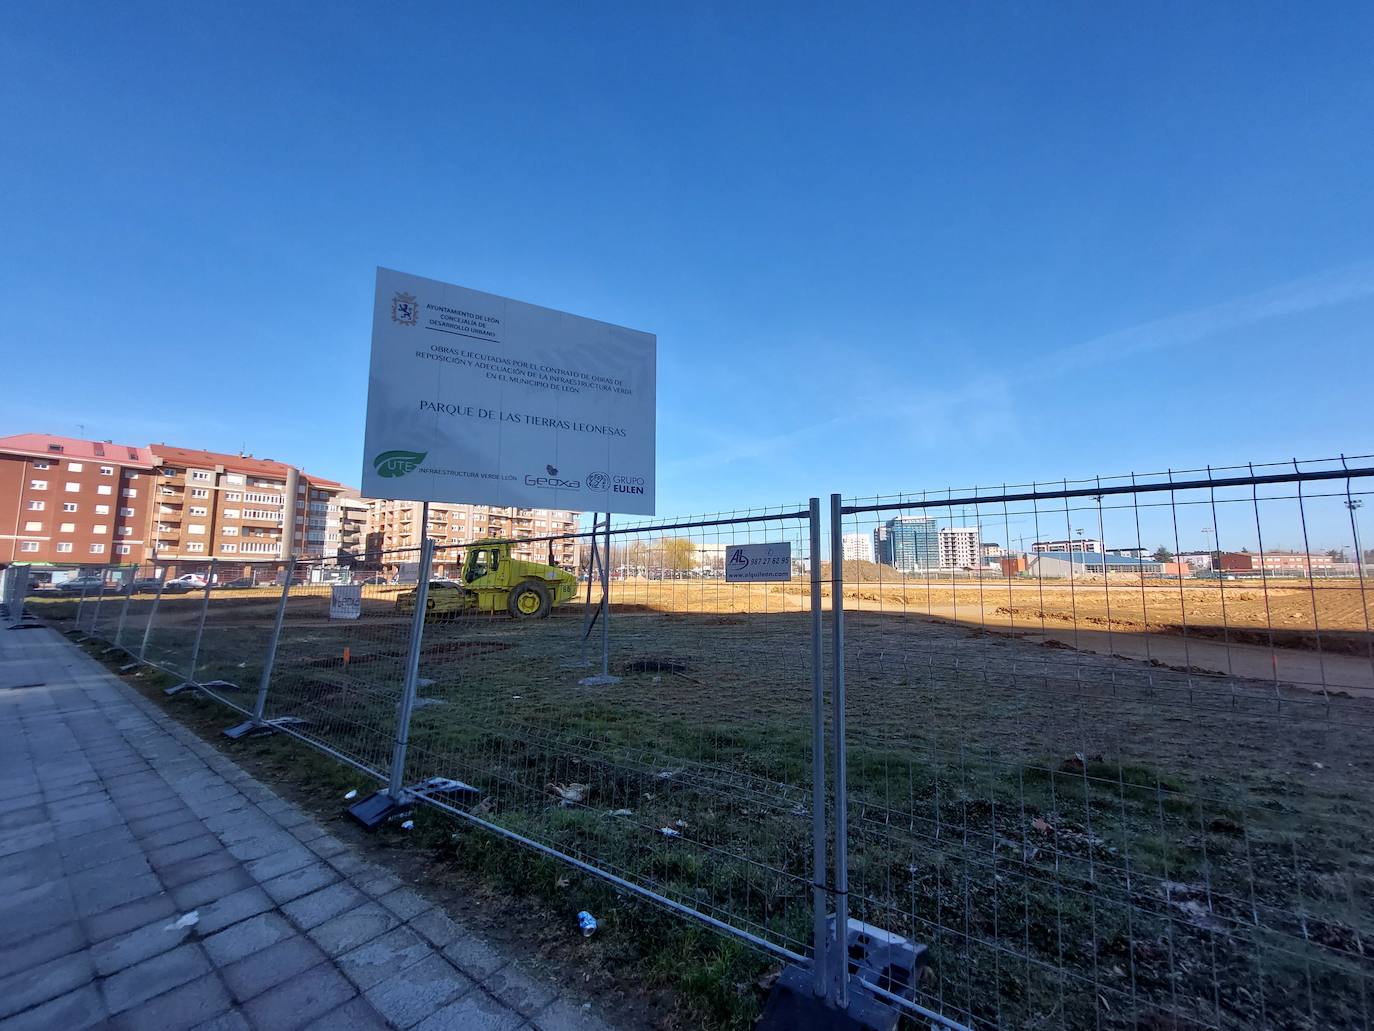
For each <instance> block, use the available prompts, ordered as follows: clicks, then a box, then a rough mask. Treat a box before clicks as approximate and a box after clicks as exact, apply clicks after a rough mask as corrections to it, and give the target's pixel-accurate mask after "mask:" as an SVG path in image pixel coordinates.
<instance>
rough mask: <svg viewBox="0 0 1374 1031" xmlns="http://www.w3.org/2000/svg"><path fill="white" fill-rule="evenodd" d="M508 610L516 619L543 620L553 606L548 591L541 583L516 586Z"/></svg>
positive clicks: (507, 605) (511, 594)
mask: <svg viewBox="0 0 1374 1031" xmlns="http://www.w3.org/2000/svg"><path fill="white" fill-rule="evenodd" d="M506 608H507V610H508V611H509V612H510V614H511V615H512V616H514V617H515V618H516V619H543V618H544V617H545V616H547V615H548V614H549V609H550V608H552V605H551V603H550V601H549V592H548V589H547V588H545V587H544V585H543V584H539V583H523V584H516V586H515V589H514V590H513V591H511V592H510V600H509V601H508V602H507V603H506Z"/></svg>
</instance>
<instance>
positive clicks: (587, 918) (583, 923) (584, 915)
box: [577, 909, 596, 938]
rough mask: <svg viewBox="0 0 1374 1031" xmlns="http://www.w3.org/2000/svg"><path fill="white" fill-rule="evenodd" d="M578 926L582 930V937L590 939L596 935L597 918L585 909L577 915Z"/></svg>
mask: <svg viewBox="0 0 1374 1031" xmlns="http://www.w3.org/2000/svg"><path fill="white" fill-rule="evenodd" d="M577 926H578V927H580V928H582V937H584V938H590V937H591V936H592V935H594V934H595V933H596V917H594V916H592V915H591V914H590V913H588V912H587V911H586V910H585V909H584V910H582V912H580V913H578V914H577Z"/></svg>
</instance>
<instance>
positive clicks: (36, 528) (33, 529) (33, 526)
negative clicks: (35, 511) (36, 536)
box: [24, 520, 43, 533]
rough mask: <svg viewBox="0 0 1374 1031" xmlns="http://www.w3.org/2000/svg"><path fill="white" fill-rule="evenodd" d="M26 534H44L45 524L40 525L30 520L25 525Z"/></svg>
mask: <svg viewBox="0 0 1374 1031" xmlns="http://www.w3.org/2000/svg"><path fill="white" fill-rule="evenodd" d="M24 532H25V533H42V532H43V524H42V523H38V522H34V521H33V520H29V521H28V522H27V523H25V524H24Z"/></svg>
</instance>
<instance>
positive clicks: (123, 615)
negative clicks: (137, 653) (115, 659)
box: [110, 566, 139, 650]
mask: <svg viewBox="0 0 1374 1031" xmlns="http://www.w3.org/2000/svg"><path fill="white" fill-rule="evenodd" d="M138 569H139V567H138V566H134V575H133V576H131V577H130V578H129V582H128V583H127V584H125V585H124V586H123V587H121V588H120V590H125V589H126V588H127V590H128V593H126V594H125V595H124V604H123V605H121V606H120V607H119V622H118V623H116V624H115V633H114V640H113V641H112V642H110V643H111V644H113V645H114V646H115V647H116V648H118V647H119V639H120V638H121V637H123V636H124V621H125V620H126V619H128V618H129V602H131V601H133V600H134V583H135V581H137V580H138ZM126 650H127V649H126Z"/></svg>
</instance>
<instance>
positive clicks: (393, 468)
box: [372, 451, 429, 477]
mask: <svg viewBox="0 0 1374 1031" xmlns="http://www.w3.org/2000/svg"><path fill="white" fill-rule="evenodd" d="M427 454H429V452H428V451H383V452H382V453H381V454H379V455H378V456H377V457H376V458H374V459H372V468H374V469H376V470H377V475H378V476H386V477H392V476H404V475H405V474H406V473H413V472H414V471H415V470H416V469H418V468H419V466H420V463H421V462H423V461H424V460H425V455H427Z"/></svg>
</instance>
